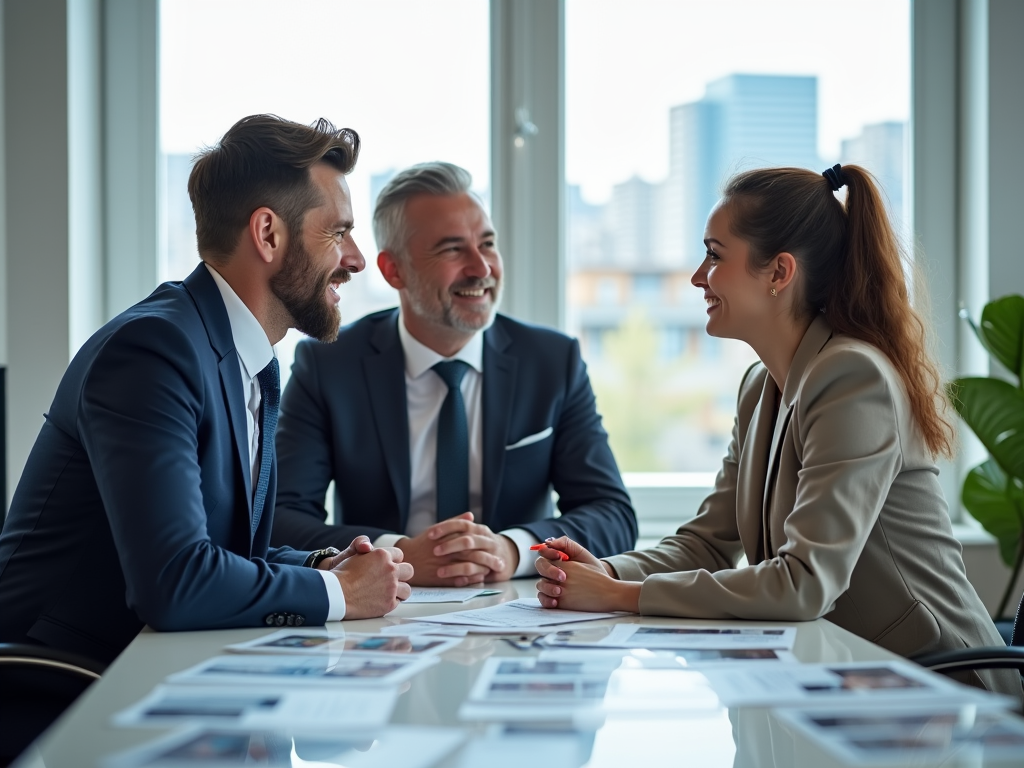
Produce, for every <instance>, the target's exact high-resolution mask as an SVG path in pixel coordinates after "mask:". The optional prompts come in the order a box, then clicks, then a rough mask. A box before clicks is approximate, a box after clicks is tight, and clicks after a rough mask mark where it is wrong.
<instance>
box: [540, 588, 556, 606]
mask: <svg viewBox="0 0 1024 768" xmlns="http://www.w3.org/2000/svg"><path fill="white" fill-rule="evenodd" d="M537 600H538V601H539V602H540V604H541V605H542V606H544V607H545V608H557V607H558V601H557V600H556V599H555V598H553V597H548V596H547V595H545V594H544V593H542V592H538V593H537Z"/></svg>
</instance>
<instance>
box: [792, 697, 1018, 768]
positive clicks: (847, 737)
mask: <svg viewBox="0 0 1024 768" xmlns="http://www.w3.org/2000/svg"><path fill="white" fill-rule="evenodd" d="M773 714H774V715H775V717H777V718H779V719H780V720H781V721H782V722H783V723H784V724H786V725H787V726H789V727H792V728H793V729H795V730H797V731H800V732H802V733H803V734H804V735H805V736H807V737H808V738H810V739H811V740H812V741H814V742H817V743H818V744H819V745H821V746H822V747H823V748H824V749H826V750H828V751H829V752H831V753H832V754H833V755H835V756H836V757H837V758H839V759H840V760H842V761H843V762H846V763H849V764H851V765H874V764H885V765H890V764H895V763H899V764H901V765H902V764H913V765H947V764H950V763H955V764H956V765H983V764H984V765H989V764H990V763H995V762H997V761H1005V762H1006V763H1007V764H1010V765H1024V720H1021V719H1020V718H1019V717H1014V716H1012V715H1009V714H1007V713H1005V712H999V711H993V710H979V709H978V707H976V706H975V705H973V704H966V705H963V706H934V705H927V704H918V705H914V706H913V707H908V706H902V707H883V708H878V707H872V708H871V709H870V710H866V709H864V708H857V709H849V708H847V709H834V708H830V709H821V708H819V707H815V708H813V709H786V710H777V711H776V712H774V713H773Z"/></svg>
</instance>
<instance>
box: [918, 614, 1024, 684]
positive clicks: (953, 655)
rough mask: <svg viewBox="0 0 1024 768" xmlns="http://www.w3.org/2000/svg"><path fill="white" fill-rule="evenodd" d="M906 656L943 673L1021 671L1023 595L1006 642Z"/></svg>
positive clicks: (1023, 658) (1023, 670)
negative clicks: (984, 670)
mask: <svg viewBox="0 0 1024 768" xmlns="http://www.w3.org/2000/svg"><path fill="white" fill-rule="evenodd" d="M910 660H911V661H913V662H915V663H917V664H920V665H921V666H922V667H925V668H927V669H930V670H932V671H933V672H941V673H943V674H950V673H952V672H964V671H967V670H972V669H1016V670H1017V671H1018V672H1019V673H1021V674H1022V675H1024V596H1022V597H1021V600H1020V603H1019V604H1018V605H1017V616H1016V617H1015V618H1014V620H1013V632H1012V633H1011V634H1010V644H1009V645H1006V646H1002V647H996V646H987V647H981V648H964V649H962V650H959V651H940V652H938V653H924V654H921V655H920V656H912V657H911V659H910Z"/></svg>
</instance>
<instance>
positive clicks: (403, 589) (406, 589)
mask: <svg viewBox="0 0 1024 768" xmlns="http://www.w3.org/2000/svg"><path fill="white" fill-rule="evenodd" d="M410 595H412V587H410V586H409V585H408V584H406V583H405V582H404V581H400V582H399V583H398V589H396V590H395V597H396V598H398V599H399V600H402V601H405V600H408V599H409V596H410Z"/></svg>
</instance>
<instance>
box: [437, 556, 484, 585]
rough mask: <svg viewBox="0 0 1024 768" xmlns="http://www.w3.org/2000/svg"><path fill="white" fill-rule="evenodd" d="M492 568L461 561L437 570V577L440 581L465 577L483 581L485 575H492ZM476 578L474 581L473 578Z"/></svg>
mask: <svg viewBox="0 0 1024 768" xmlns="http://www.w3.org/2000/svg"><path fill="white" fill-rule="evenodd" d="M490 570H491V569H490V568H486V567H484V566H482V565H480V564H479V563H474V562H471V561H469V560H460V561H459V562H455V563H448V564H446V565H442V566H441V567H440V568H438V569H437V577H438V578H439V579H450V578H453V577H458V576H464V577H470V578H471V580H473V581H483V578H484V576H485V575H487V574H488V573H490ZM474 576H475V577H476V578H475V579H472V577H474Z"/></svg>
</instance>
